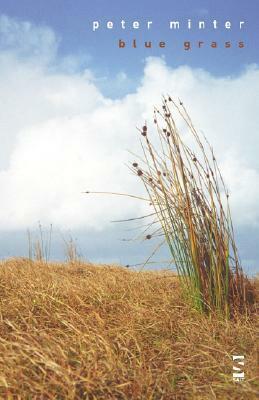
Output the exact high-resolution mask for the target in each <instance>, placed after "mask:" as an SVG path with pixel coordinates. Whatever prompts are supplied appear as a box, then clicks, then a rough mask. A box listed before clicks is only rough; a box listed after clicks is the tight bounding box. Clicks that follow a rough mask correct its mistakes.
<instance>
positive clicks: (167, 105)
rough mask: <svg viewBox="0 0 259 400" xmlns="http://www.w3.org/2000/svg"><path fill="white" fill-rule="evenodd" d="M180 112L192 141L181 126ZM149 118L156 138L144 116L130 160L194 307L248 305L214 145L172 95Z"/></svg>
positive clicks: (226, 310)
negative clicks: (137, 150)
mask: <svg viewBox="0 0 259 400" xmlns="http://www.w3.org/2000/svg"><path fill="white" fill-rule="evenodd" d="M179 117H180V118H181V122H183V123H184V125H185V128H184V131H185V132H187V133H185V135H187V134H188V135H189V139H190V140H191V141H192V143H193V145H192V146H190V145H187V143H186V142H185V141H184V140H183V135H181V134H180V133H179V131H178V128H177V126H176V122H175V120H176V118H179ZM154 124H155V127H156V131H157V134H158V135H156V137H155V138H153V139H151V136H152V134H151V132H150V130H149V128H148V126H147V124H145V125H144V126H143V127H142V129H140V133H141V138H142V140H141V142H142V150H143V156H144V157H143V159H142V160H141V161H140V162H134V163H133V164H132V167H131V169H132V171H133V172H134V173H135V174H136V175H137V176H138V177H139V178H140V179H141V180H142V182H143V184H144V186H145V189H146V192H147V193H148V196H149V200H150V204H151V205H152V206H153V208H154V211H155V215H156V217H157V221H158V222H159V225H160V227H161V228H158V229H155V226H154V227H153V224H152V223H151V227H153V228H154V236H157V235H161V234H162V235H163V236H164V238H165V241H166V243H167V245H168V247H169V250H170V253H171V256H172V259H173V262H174V264H175V266H176V268H177V271H178V273H179V276H180V279H181V282H182V284H183V287H184V289H185V291H186V293H187V294H188V296H189V297H190V298H191V301H192V303H193V304H194V306H195V307H196V308H198V309H199V310H201V311H203V312H206V313H212V312H217V313H220V314H222V315H224V316H225V317H227V318H228V317H230V316H232V315H233V314H234V313H235V312H236V311H241V312H247V311H248V310H249V307H250V304H252V303H253V290H252V287H251V284H250V282H249V280H248V279H247V277H246V276H245V274H244V272H243V270H242V267H241V264H240V260H239V257H238V252H237V247H236V243H235V238H234V232H233V225H232V220H231V214H230V208H229V194H228V191H227V189H226V186H225V184H224V181H223V178H222V175H221V173H220V170H219V167H218V164H217V161H216V158H215V155H214V152H213V149H212V147H211V146H210V145H209V144H208V142H207V140H206V138H205V137H203V136H202V135H200V134H198V132H197V131H196V129H195V127H194V125H193V123H192V121H191V119H190V117H189V115H188V113H187V111H186V109H185V107H184V105H183V103H182V102H180V103H179V105H178V104H177V103H176V102H175V101H174V100H173V99H172V98H171V97H167V98H163V104H162V108H161V110H160V109H157V108H155V110H154ZM157 139H159V140H157ZM189 139H188V143H189ZM155 142H156V144H154V143H155ZM151 237H152V234H149V235H148V239H150V238H151Z"/></svg>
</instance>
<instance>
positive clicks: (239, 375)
mask: <svg viewBox="0 0 259 400" xmlns="http://www.w3.org/2000/svg"><path fill="white" fill-rule="evenodd" d="M232 360H233V381H234V382H242V381H244V380H245V372H244V366H245V356H232Z"/></svg>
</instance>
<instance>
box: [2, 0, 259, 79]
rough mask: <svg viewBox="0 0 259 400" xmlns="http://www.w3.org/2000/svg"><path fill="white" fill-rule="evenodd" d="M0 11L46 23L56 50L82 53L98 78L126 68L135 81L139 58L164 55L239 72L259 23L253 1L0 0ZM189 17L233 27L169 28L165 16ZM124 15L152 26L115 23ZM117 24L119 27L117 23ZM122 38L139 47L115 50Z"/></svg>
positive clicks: (249, 57)
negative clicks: (186, 46) (147, 43)
mask: <svg viewBox="0 0 259 400" xmlns="http://www.w3.org/2000/svg"><path fill="white" fill-rule="evenodd" d="M0 12H1V13H3V14H7V15H8V16H11V17H16V18H20V19H22V20H29V21H32V22H35V23H36V24H45V25H48V26H50V27H51V28H53V30H54V31H55V32H56V33H57V35H59V37H60V39H61V43H60V47H59V51H60V54H63V55H64V54H68V53H78V54H81V55H83V54H84V55H85V57H86V59H87V63H88V65H89V64H90V66H91V67H92V68H94V70H95V71H96V73H98V74H99V75H100V76H101V75H103V74H106V75H109V76H113V75H115V74H116V73H118V72H119V71H122V70H123V71H126V72H127V74H129V75H130V76H131V77H132V78H134V79H137V78H138V77H139V76H140V74H141V72H142V69H143V59H144V58H145V57H146V56H148V55H155V56H161V55H164V56H165V58H166V61H167V63H168V64H169V65H171V66H178V65H181V64H187V65H190V66H192V67H202V68H205V69H206V70H208V71H210V72H212V73H214V74H217V75H226V74H235V73H239V72H240V71H242V69H243V68H244V66H245V65H247V64H249V63H253V62H258V58H259V51H258V48H259V45H258V37H259V23H258V1H257V0H250V1H245V0H239V1H236V0H218V1H212V0H194V1H193V0H181V1H175V0H166V1H165V0H162V1H152V2H151V1H147V0H143V1H131V2H129V1H124V0H120V1H118V0H110V1H106V0H95V1H87V0H76V1H75V0H54V1H53V0H37V1H34V0H19V1H18V0H1V1H0ZM188 18H191V19H192V20H193V22H194V23H195V21H197V20H205V21H206V20H207V21H208V22H210V21H212V20H213V19H217V20H218V21H219V24H220V25H221V26H222V23H223V22H225V21H227V20H230V21H232V23H233V25H232V28H231V30H226V29H224V28H223V27H220V26H219V28H218V30H217V31H215V30H213V29H212V28H208V29H206V30H205V31H199V30H198V29H197V28H196V29H195V28H193V29H192V30H191V32H188V31H187V30H186V29H180V31H178V32H177V31H170V30H169V29H168V20H171V19H172V20H175V19H176V20H178V19H179V20H181V21H186V20H187V19H188ZM121 19H125V21H126V24H127V25H126V26H129V25H130V23H132V21H134V20H138V21H140V23H141V26H142V25H144V23H145V22H146V21H147V20H152V21H153V27H152V29H151V30H150V31H149V32H148V31H147V29H146V28H145V27H144V26H143V27H141V26H140V29H139V30H138V31H137V30H133V29H132V28H131V29H130V28H126V30H125V31H122V30H121V28H120V25H119V22H120V21H121ZM93 20H99V21H100V23H101V27H100V29H99V30H98V31H96V32H93V31H92V21H93ZM108 20H111V21H113V22H114V29H113V30H107V29H105V28H104V27H103V24H104V23H105V22H107V21H108ZM240 20H244V21H245V22H246V24H245V26H244V29H243V31H242V32H240V30H239V29H238V21H240ZM116 24H117V27H116ZM119 38H121V39H125V40H126V42H128V41H129V40H131V39H133V38H136V39H137V41H138V43H139V48H138V49H132V48H129V46H127V48H125V49H123V50H122V49H118V48H117V42H118V39H119ZM144 40H153V42H154V43H155V42H157V41H160V40H162V41H165V42H166V43H167V47H166V49H159V48H157V47H156V48H153V49H143V48H141V47H140V46H141V45H140V43H141V42H143V41H144ZM186 40H190V41H191V42H193V44H192V50H191V51H184V50H183V42H184V41H186ZM199 40H201V41H204V42H205V45H204V48H202V49H197V48H195V43H196V42H197V41H199ZM212 40H215V41H218V42H219V47H221V48H218V49H211V48H210V47H209V43H210V41H212ZM228 40H230V41H231V42H233V48H231V49H224V48H222V46H223V43H224V42H225V41H228ZM239 40H243V41H244V42H245V44H246V47H245V48H244V49H242V50H241V49H236V48H234V44H235V43H236V42H237V41H239Z"/></svg>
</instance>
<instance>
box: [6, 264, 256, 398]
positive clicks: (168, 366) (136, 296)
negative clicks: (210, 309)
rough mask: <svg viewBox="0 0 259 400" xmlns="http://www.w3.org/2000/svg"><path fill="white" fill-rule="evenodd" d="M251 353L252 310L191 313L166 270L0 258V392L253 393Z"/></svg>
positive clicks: (253, 348)
mask: <svg viewBox="0 0 259 400" xmlns="http://www.w3.org/2000/svg"><path fill="white" fill-rule="evenodd" d="M232 354H238V355H240V354H243V355H245V363H246V364H245V381H244V382H242V383H234V382H233V381H232V366H233V364H232V358H231V356H232ZM256 362H257V357H256V327H255V318H253V317H251V318H250V319H249V320H247V319H246V318H245V317H239V318H237V320H236V321H235V322H234V321H227V322H226V321H224V320H220V319H219V318H217V317H214V316H212V317H210V318H209V317H206V316H204V315H201V314H199V313H198V312H196V311H194V310H193V309H191V308H190V307H189V306H188V304H187V303H186V301H185V300H184V298H183V295H182V293H181V291H180V288H179V285H178V279H177V277H175V276H174V275H173V274H171V273H169V272H140V273H137V272H131V271H129V270H127V269H124V268H119V267H115V266H96V265H88V264H80V263H76V264H71V265H64V264H63V265H57V264H52V265H51V264H49V265H46V264H44V263H32V262H30V261H28V260H20V259H14V260H10V261H7V262H4V263H2V264H1V266H0V398H3V399H13V398H15V399H23V400H24V399H44V400H45V399H98V400H99V399H105V400H108V399H143V400H147V399H206V400H209V399H224V400H226V399H239V400H240V399H255V398H256V391H257V390H258V386H257V385H256Z"/></svg>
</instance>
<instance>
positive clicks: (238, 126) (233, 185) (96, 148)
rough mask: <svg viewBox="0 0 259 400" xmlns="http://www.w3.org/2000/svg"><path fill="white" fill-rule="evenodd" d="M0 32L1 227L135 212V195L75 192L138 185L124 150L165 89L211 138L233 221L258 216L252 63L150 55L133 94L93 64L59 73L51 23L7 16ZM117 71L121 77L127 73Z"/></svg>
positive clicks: (257, 75)
mask: <svg viewBox="0 0 259 400" xmlns="http://www.w3.org/2000/svg"><path fill="white" fill-rule="evenodd" d="M0 32H2V35H3V36H2V40H1V45H0V61H1V62H0V88H1V100H0V101H1V105H0V135H1V136H0V138H1V144H2V145H1V149H0V160H1V161H0V186H1V198H0V219H1V229H3V230H8V229H26V228H27V227H30V226H31V225H33V224H35V223H36V222H37V221H38V220H40V221H41V222H42V223H43V224H46V225H47V224H49V223H53V224H54V225H55V226H59V227H61V228H71V229H75V228H82V227H85V228H91V227H95V228H97V229H102V228H104V227H105V226H106V224H107V223H108V222H109V221H110V220H111V219H114V218H115V219H116V218H117V219H118V218H122V217H128V216H132V215H138V214H141V213H142V212H143V206H142V203H139V202H135V201H133V200H127V199H124V198H121V197H120V198H112V197H109V196H103V197H99V196H90V197H87V196H86V195H82V194H81V192H82V191H84V190H87V189H92V190H108V191H123V192H127V193H132V194H137V193H138V192H139V191H140V188H139V186H138V184H137V181H136V178H135V177H133V176H131V175H130V173H129V172H128V171H127V168H126V167H125V166H124V163H125V162H127V160H131V159H132V157H131V156H130V155H128V154H127V152H126V150H127V149H130V150H133V151H138V150H137V149H139V142H138V134H137V131H136V129H135V127H136V126H138V125H140V124H142V122H143V121H144V120H145V119H147V120H148V119H149V120H152V107H153V105H154V104H159V102H160V98H161V94H162V93H170V94H171V95H172V96H174V97H175V98H178V97H180V98H181V99H183V101H184V103H185V105H186V107H187V108H188V110H189V111H190V113H191V115H192V117H193V120H194V122H195V125H196V127H197V128H200V129H201V130H202V131H204V132H205V133H206V135H207V137H208V138H209V140H210V141H211V142H212V144H213V145H214V148H215V152H216V154H217V156H218V158H219V160H220V163H221V165H222V167H223V174H224V176H225V178H226V181H227V185H228V186H229V188H230V191H231V193H232V201H231V204H232V206H233V212H234V216H235V221H236V223H238V224H256V223H259V190H258V189H257V186H256V183H258V182H259V175H258V174H259V173H258V167H259V161H258V155H257V150H258V142H259V137H258V132H257V130H258V126H259V114H258V108H259V100H258V92H259V69H258V67H256V66H251V67H250V68H248V69H247V70H246V71H245V72H244V73H243V74H242V75H240V76H238V77H234V78H231V77H222V78H217V77H214V76H212V75H210V74H209V73H208V72H206V71H204V70H202V69H199V70H197V69H196V70H193V69H191V68H189V67H186V66H183V67H179V68H177V69H171V68H170V67H169V66H168V65H166V63H165V61H163V60H162V59H159V58H149V59H148V60H147V61H146V65H145V69H144V72H143V78H142V81H141V83H140V85H139V87H138V88H137V89H136V91H135V93H133V94H130V95H128V96H125V97H123V98H121V99H117V100H111V99H109V98H107V97H104V96H103V95H102V93H101V91H100V90H99V89H98V81H95V79H94V74H93V72H91V71H88V70H86V71H85V72H82V73H78V72H77V73H76V72H74V73H72V72H71V71H70V73H66V72H64V68H63V64H62V60H61V61H60V62H58V61H57V58H56V57H57V55H56V49H57V47H58V39H57V38H56V36H55V34H54V33H53V32H52V31H51V30H50V29H49V28H47V27H40V28H38V27H35V26H33V25H31V24H28V23H21V22H17V21H13V20H10V19H6V17H4V19H3V18H0ZM19 37H20V38H21V40H18V39H19ZM32 48H33V49H34V51H32V52H31V51H29V50H28V49H32ZM21 49H22V50H21ZM21 54H22V55H21ZM37 54H44V57H37ZM47 54H48V56H47ZM35 55H36V57H35ZM71 59H72V58H71ZM53 63H54V64H55V68H52V66H53ZM58 65H60V68H58V67H57V66H58ZM117 78H118V79H120V80H121V81H122V82H123V81H127V76H125V74H124V73H121V74H120V75H119V76H118V77H117ZM96 82H97V83H96Z"/></svg>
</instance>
